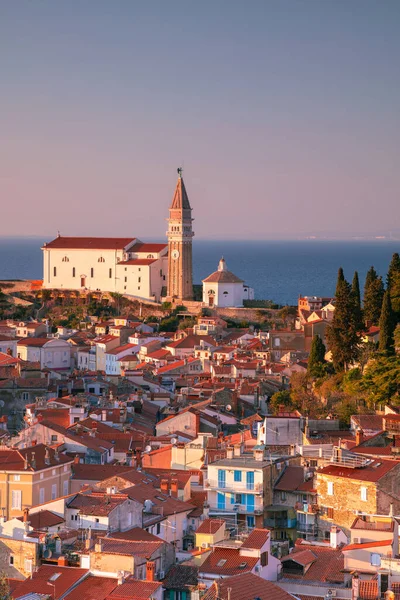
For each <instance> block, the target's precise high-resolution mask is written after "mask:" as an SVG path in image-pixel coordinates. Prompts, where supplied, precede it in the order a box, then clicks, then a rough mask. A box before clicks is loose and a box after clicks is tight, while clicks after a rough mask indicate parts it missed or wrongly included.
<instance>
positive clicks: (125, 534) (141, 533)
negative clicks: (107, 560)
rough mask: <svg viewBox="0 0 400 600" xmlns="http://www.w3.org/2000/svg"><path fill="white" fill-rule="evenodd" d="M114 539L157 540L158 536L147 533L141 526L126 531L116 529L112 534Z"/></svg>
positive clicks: (129, 540)
mask: <svg viewBox="0 0 400 600" xmlns="http://www.w3.org/2000/svg"><path fill="white" fill-rule="evenodd" d="M112 537H113V539H114V540H125V541H127V542H159V541H160V538H158V537H157V536H155V535H153V534H152V533H149V532H148V531H146V530H145V529H142V528H141V527H133V528H132V529H128V530H127V531H118V532H115V533H113V534H112Z"/></svg>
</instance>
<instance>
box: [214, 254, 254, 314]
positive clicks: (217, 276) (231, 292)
mask: <svg viewBox="0 0 400 600" xmlns="http://www.w3.org/2000/svg"><path fill="white" fill-rule="evenodd" d="M253 299H254V290H253V288H251V287H249V286H248V285H246V284H245V282H244V281H243V279H240V278H239V277H237V276H236V275H234V273H232V272H231V271H228V268H227V266H226V262H225V259H224V258H221V260H220V261H219V265H218V269H217V270H216V271H214V273H211V275H209V276H208V277H206V279H203V303H204V304H205V305H206V306H209V307H210V308H212V307H213V306H220V307H226V308H228V307H237V308H240V307H241V306H243V301H244V300H253Z"/></svg>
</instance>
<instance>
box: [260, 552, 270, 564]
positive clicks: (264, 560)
mask: <svg viewBox="0 0 400 600" xmlns="http://www.w3.org/2000/svg"><path fill="white" fill-rule="evenodd" d="M267 564H268V552H261V566H262V567H266V566H267Z"/></svg>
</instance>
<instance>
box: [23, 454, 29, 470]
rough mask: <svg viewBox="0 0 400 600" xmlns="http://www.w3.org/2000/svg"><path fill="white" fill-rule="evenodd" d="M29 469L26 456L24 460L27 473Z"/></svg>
mask: <svg viewBox="0 0 400 600" xmlns="http://www.w3.org/2000/svg"><path fill="white" fill-rule="evenodd" d="M27 468H28V458H27V457H26V456H25V458H24V470H25V471H26V470H27Z"/></svg>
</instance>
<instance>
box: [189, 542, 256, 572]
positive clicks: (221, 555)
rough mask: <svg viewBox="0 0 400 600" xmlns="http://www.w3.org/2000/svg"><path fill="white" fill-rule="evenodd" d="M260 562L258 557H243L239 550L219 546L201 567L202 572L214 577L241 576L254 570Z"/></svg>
mask: <svg viewBox="0 0 400 600" xmlns="http://www.w3.org/2000/svg"><path fill="white" fill-rule="evenodd" d="M223 561H225V562H223ZM258 561H259V559H258V557H253V556H241V555H240V554H239V549H238V548H221V547H218V546H217V547H215V548H214V549H213V551H212V552H211V554H210V555H209V556H208V557H207V558H206V560H205V561H204V563H203V564H202V565H201V567H200V572H201V573H211V574H212V575H225V576H227V575H239V574H240V573H246V572H248V571H251V570H252V569H254V567H255V566H256V564H257V563H258ZM241 565H242V566H241Z"/></svg>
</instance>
